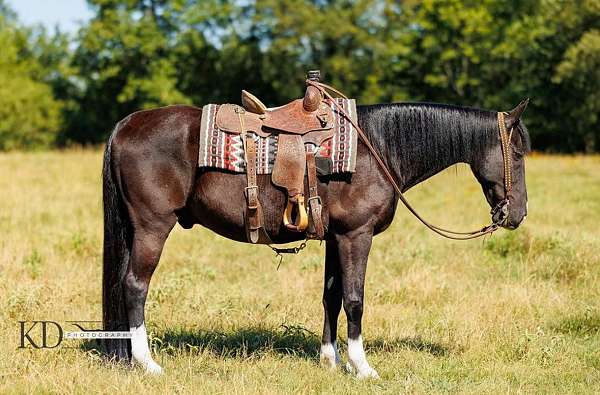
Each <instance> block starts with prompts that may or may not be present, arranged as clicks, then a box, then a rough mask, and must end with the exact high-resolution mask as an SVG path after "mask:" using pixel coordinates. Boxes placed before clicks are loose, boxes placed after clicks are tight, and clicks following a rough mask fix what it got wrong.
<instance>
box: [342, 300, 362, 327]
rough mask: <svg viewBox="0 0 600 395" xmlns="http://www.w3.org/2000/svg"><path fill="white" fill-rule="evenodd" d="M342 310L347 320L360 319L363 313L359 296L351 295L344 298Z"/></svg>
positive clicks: (354, 320)
mask: <svg viewBox="0 0 600 395" xmlns="http://www.w3.org/2000/svg"><path fill="white" fill-rule="evenodd" d="M344 311H346V316H347V317H348V321H352V322H356V321H360V319H361V318H362V314H363V300H362V298H360V297H359V296H357V295H356V296H354V295H351V296H350V297H348V298H346V299H344Z"/></svg>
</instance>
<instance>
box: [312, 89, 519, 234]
mask: <svg viewBox="0 0 600 395" xmlns="http://www.w3.org/2000/svg"><path fill="white" fill-rule="evenodd" d="M306 84H307V85H311V86H314V87H315V88H317V89H319V91H320V92H321V93H323V95H324V96H325V97H327V98H328V99H330V100H331V102H332V103H333V104H334V105H335V106H336V107H337V109H338V111H339V112H340V113H341V114H342V115H343V116H344V117H345V118H346V119H347V120H348V121H349V122H350V123H351V124H352V126H353V127H354V128H355V129H356V130H357V132H358V136H359V137H360V139H361V140H362V141H363V143H364V144H365V145H366V146H367V148H368V149H369V151H370V152H371V155H373V157H374V158H375V160H376V161H377V163H378V164H379V167H380V168H381V170H382V171H383V173H384V174H385V176H386V177H387V179H388V180H389V181H390V183H391V184H392V186H393V187H394V190H395V191H396V193H397V194H398V197H399V199H400V201H402V203H403V204H404V206H405V207H406V208H407V209H408V211H410V212H411V213H412V214H413V215H414V216H415V217H417V219H418V220H419V221H421V223H423V225H425V226H426V227H428V228H429V229H431V230H432V231H433V232H435V233H437V234H438V235H440V236H443V237H446V238H448V239H452V240H470V239H475V238H478V237H481V236H485V235H487V234H491V233H493V232H495V231H496V230H498V228H500V226H501V225H504V224H505V223H506V222H507V221H508V213H509V197H510V195H511V192H512V162H511V154H510V142H511V137H512V132H513V129H512V128H511V130H510V133H508V132H507V130H506V123H505V122H504V117H505V115H506V114H505V113H503V112H499V113H498V128H499V130H500V144H501V147H502V158H503V161H504V199H503V200H502V201H500V202H499V203H498V204H497V205H496V206H495V207H494V208H493V209H492V210H491V212H490V214H491V215H492V223H491V224H489V225H487V226H484V227H483V228H481V229H479V230H474V231H471V232H456V231H452V230H448V229H444V228H441V227H439V226H436V225H433V224H432V223H430V222H428V221H426V220H425V219H424V218H423V217H422V216H421V215H420V214H419V213H418V212H417V211H416V210H415V209H414V208H413V207H412V206H411V205H410V203H409V202H408V200H406V198H405V197H404V194H403V193H402V189H401V188H400V186H399V184H398V182H397V181H396V179H395V178H394V177H393V176H392V173H391V172H390V170H389V168H388V167H387V165H386V164H385V162H384V161H383V160H382V159H381V156H379V154H378V153H377V150H375V147H373V145H372V144H371V142H370V141H369V139H368V137H367V135H366V134H365V132H364V131H363V130H362V129H361V128H360V126H358V125H357V123H356V122H354V121H353V120H352V118H351V117H350V116H349V115H348V114H347V113H346V111H345V110H344V109H343V108H342V107H341V106H340V105H339V104H337V101H336V100H335V99H334V98H333V97H332V96H331V94H329V92H328V91H331V92H333V93H335V94H336V95H338V96H340V97H343V98H345V99H347V97H346V96H345V95H344V94H343V93H341V92H340V91H338V90H337V89H335V88H333V87H331V86H329V85H327V84H323V83H322V82H318V81H313V80H307V81H306ZM498 212H500V216H499V217H498V219H497V220H494V219H493V217H494V216H495V215H496V213H498Z"/></svg>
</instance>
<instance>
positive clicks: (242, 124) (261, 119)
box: [215, 71, 334, 243]
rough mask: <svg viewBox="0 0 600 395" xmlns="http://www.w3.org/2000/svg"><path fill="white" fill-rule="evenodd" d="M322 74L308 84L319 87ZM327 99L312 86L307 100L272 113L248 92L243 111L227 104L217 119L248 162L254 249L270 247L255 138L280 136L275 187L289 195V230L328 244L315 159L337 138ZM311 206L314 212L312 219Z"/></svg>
mask: <svg viewBox="0 0 600 395" xmlns="http://www.w3.org/2000/svg"><path fill="white" fill-rule="evenodd" d="M319 78H320V73H319V72H318V71H315V72H309V75H308V79H309V80H316V81H318V80H319ZM323 99H324V98H323V94H322V93H321V91H320V90H319V89H317V88H316V87H314V86H310V85H309V86H308V87H307V88H306V92H305V95H304V98H302V99H297V100H293V101H292V102H290V103H288V104H286V105H283V106H280V107H275V108H267V107H266V106H265V105H264V104H263V102H262V101H261V100H260V99H258V98H257V97H256V96H254V95H252V94H251V93H249V92H247V91H245V90H243V91H242V104H243V107H241V106H238V105H235V104H223V105H221V106H220V107H219V110H218V111H217V114H216V121H215V122H216V125H217V127H218V128H219V129H221V130H223V131H226V132H228V133H234V134H240V135H241V138H242V141H243V144H244V155H245V160H246V174H247V182H248V186H247V187H246V227H247V230H248V239H249V240H250V241H251V242H252V243H258V242H263V243H267V242H269V241H270V240H268V236H267V235H266V233H265V232H264V228H263V220H262V207H261V205H260V201H259V199H258V186H257V181H256V141H255V139H254V136H255V135H257V136H260V137H268V136H271V135H277V146H278V149H277V154H276V157H275V163H274V165H273V172H272V176H271V181H272V182H273V184H275V185H277V186H279V187H282V188H284V189H285V190H286V192H287V205H286V208H285V211H284V214H283V224H284V225H285V227H286V228H287V229H289V230H291V231H294V232H304V231H306V230H307V228H308V229H309V231H308V233H309V234H308V237H311V238H318V239H323V237H324V233H325V230H324V226H323V221H322V218H321V211H322V203H321V199H320V197H319V195H318V189H317V176H316V165H315V155H316V153H317V151H316V150H317V148H318V147H319V146H320V145H321V143H323V141H325V140H327V139H330V138H331V137H332V136H333V133H334V129H333V126H334V122H333V110H332V108H331V107H330V106H328V105H327V103H325V102H324V100H323ZM306 174H308V177H307V178H308V195H309V196H308V199H307V200H305V194H304V177H305V175H306ZM306 205H308V208H309V210H310V221H309V215H308V213H307V210H306Z"/></svg>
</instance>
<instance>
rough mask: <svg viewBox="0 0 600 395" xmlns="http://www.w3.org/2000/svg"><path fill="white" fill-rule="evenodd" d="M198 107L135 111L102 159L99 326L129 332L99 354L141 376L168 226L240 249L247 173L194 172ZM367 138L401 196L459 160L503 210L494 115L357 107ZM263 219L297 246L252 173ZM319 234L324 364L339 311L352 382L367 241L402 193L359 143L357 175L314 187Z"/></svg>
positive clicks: (521, 175) (516, 175) (516, 136)
mask: <svg viewBox="0 0 600 395" xmlns="http://www.w3.org/2000/svg"><path fill="white" fill-rule="evenodd" d="M525 106H526V103H521V104H520V105H519V106H518V107H517V108H515V109H514V110H512V111H510V112H509V113H507V115H506V118H505V123H506V126H507V128H508V129H509V130H513V131H514V132H515V133H512V134H511V136H512V138H511V139H510V142H509V143H510V155H511V156H512V164H511V166H512V175H513V176H512V193H511V194H510V196H509V201H510V205H509V212H508V217H507V218H506V220H505V221H504V222H503V225H504V226H505V227H507V228H509V229H515V228H517V227H518V226H519V224H520V223H521V222H522V221H523V219H524V218H525V216H526V214H527V208H526V204H527V191H526V187H525V167H524V156H525V154H526V153H527V152H528V151H529V149H530V143H529V136H528V133H527V129H526V128H525V126H524V125H523V123H522V122H521V121H520V118H521V114H522V112H523V111H524V109H525ZM200 118H201V109H199V108H196V107H191V106H180V105H178V106H170V107H164V108H159V109H154V110H148V111H141V112H136V113H134V114H132V115H130V116H128V117H127V118H125V119H123V120H122V121H121V122H119V123H118V124H117V126H116V127H115V129H114V131H113V133H112V135H111V136H110V138H109V140H108V144H107V146H106V150H105V153H104V167H103V199H104V264H103V321H104V328H105V330H109V331H113V330H121V331H122V330H129V331H130V332H131V334H132V338H131V340H126V339H121V340H107V341H105V345H104V346H105V351H106V352H107V355H109V356H111V357H116V359H119V360H132V361H133V362H136V363H138V364H141V365H142V366H143V367H144V368H145V369H146V370H147V371H149V372H153V373H159V372H160V371H161V368H160V366H159V365H158V364H156V363H155V362H154V360H153V359H152V356H151V355H150V350H149V347H148V340H147V335H146V328H145V325H144V305H145V301H146V296H147V294H148V285H149V283H150V278H151V277H152V273H153V272H154V270H155V268H156V266H157V265H158V261H159V258H160V255H161V251H162V249H163V245H164V243H165V240H166V239H167V236H168V234H169V232H170V231H171V229H173V227H174V226H175V224H176V223H179V224H180V225H181V226H182V227H184V228H186V229H188V228H191V227H192V226H193V225H194V224H200V225H202V226H205V227H207V228H209V229H211V230H212V231H214V232H216V233H218V234H220V235H222V236H225V237H227V238H229V239H232V240H237V241H241V242H246V230H245V224H244V210H245V198H244V188H245V187H246V185H247V184H246V175H245V174H233V173H229V172H225V171H221V170H214V169H200V168H198V166H197V165H198V143H199V142H198V139H199V130H200ZM358 120H359V124H360V126H361V128H362V129H363V130H364V131H365V133H366V134H367V136H368V138H369V141H371V143H372V145H373V146H374V147H375V149H376V150H377V152H379V155H380V156H381V157H382V158H383V160H384V162H385V163H386V164H387V167H388V168H389V169H390V170H391V173H392V175H393V177H394V178H395V180H396V182H397V184H398V185H399V186H400V188H401V189H402V190H403V191H406V190H408V189H409V188H411V187H412V186H414V185H416V184H418V183H420V182H421V181H423V180H426V179H427V178H429V177H431V176H433V175H435V174H436V173H438V172H440V171H441V170H443V169H445V168H447V167H448V166H450V165H453V164H455V163H458V162H463V163H468V164H469V165H470V167H471V169H472V171H473V174H474V175H475V177H476V178H477V180H478V181H479V183H480V184H481V186H482V189H483V192H484V195H485V198H486V200H487V202H488V203H489V204H490V206H492V207H494V206H496V205H497V204H498V203H499V202H501V201H503V199H504V198H505V196H504V185H503V182H504V176H505V174H504V164H503V154H502V150H501V143H500V137H499V127H498V120H497V113H496V112H493V111H484V110H479V109H473V108H466V107H457V106H449V105H440V104H427V103H415V104H411V103H407V104H383V105H372V106H359V107H358ZM258 184H259V190H260V200H261V203H262V206H263V208H264V222H265V224H264V225H265V229H266V230H267V232H268V234H269V236H270V238H271V240H273V241H274V242H275V243H286V242H291V241H296V240H301V239H303V238H304V237H303V235H302V234H299V233H293V232H290V231H288V230H287V229H286V228H285V227H284V226H283V225H282V223H281V214H282V212H283V210H284V207H285V203H286V196H285V193H284V191H283V190H280V189H278V188H277V187H275V186H274V185H273V184H272V183H271V178H270V176H268V175H264V176H259V180H258ZM318 189H319V195H320V196H321V197H322V200H323V222H324V224H325V225H326V227H327V234H326V237H325V239H326V242H325V244H326V248H325V250H326V251H325V276H324V288H323V307H324V310H325V319H324V326H323V338H322V345H321V362H322V364H323V365H325V366H327V367H330V368H335V367H336V366H338V365H339V364H340V355H339V353H338V350H337V347H336V334H337V321H338V315H339V313H340V311H341V308H342V306H343V307H344V311H345V313H346V316H347V319H348V360H349V365H350V367H351V368H352V369H353V370H354V372H355V373H356V374H357V376H358V377H377V372H376V371H375V370H374V369H373V368H372V367H371V366H370V365H369V363H368V362H367V360H366V357H365V352H364V349H363V345H362V337H361V318H362V314H363V295H364V283H365V272H366V267H367V258H368V255H369V250H370V247H371V241H372V238H373V236H374V235H376V234H378V233H380V232H383V231H384V230H385V229H386V228H387V227H388V226H389V225H390V223H391V222H392V219H393V218H394V213H395V211H396V207H397V202H398V194H397V193H396V192H395V190H394V188H393V187H392V185H391V184H390V181H389V180H388V179H386V178H385V177H384V174H383V172H382V170H381V168H380V167H379V166H378V164H377V162H376V161H375V160H373V157H372V154H371V153H370V152H369V151H368V150H367V148H366V146H365V145H364V144H363V143H362V142H361V141H359V143H358V152H357V163H356V172H355V173H354V174H348V175H344V176H340V175H335V176H327V177H321V178H320V179H319V185H318Z"/></svg>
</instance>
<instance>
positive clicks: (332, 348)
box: [321, 240, 342, 369]
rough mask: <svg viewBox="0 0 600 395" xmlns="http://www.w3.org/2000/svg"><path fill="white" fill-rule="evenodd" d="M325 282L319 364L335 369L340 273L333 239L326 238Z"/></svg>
mask: <svg viewBox="0 0 600 395" xmlns="http://www.w3.org/2000/svg"><path fill="white" fill-rule="evenodd" d="M324 281H325V283H324V286H323V309H324V311H325V319H324V322H323V338H322V340H321V365H322V366H324V367H326V368H329V369H335V368H336V367H337V366H338V365H339V364H340V360H341V358H340V354H339V352H338V349H337V344H336V337H337V324H338V316H339V314H340V311H341V309H342V273H341V269H340V257H339V254H338V246H337V244H336V242H335V241H332V240H328V241H327V243H326V247H325V280H324Z"/></svg>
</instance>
